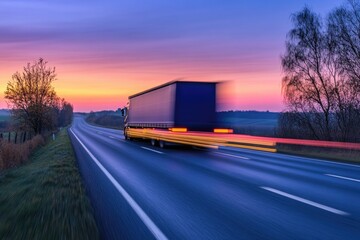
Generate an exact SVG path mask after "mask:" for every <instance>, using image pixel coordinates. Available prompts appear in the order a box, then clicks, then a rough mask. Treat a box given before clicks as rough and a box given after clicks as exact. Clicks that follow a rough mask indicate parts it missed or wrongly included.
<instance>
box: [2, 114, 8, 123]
mask: <svg viewBox="0 0 360 240" xmlns="http://www.w3.org/2000/svg"><path fill="white" fill-rule="evenodd" d="M8 120H10V115H0V122H6V121H8Z"/></svg>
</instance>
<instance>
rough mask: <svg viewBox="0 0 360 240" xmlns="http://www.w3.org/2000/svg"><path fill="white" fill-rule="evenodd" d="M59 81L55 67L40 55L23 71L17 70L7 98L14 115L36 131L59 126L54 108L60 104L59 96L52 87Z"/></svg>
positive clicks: (7, 89)
mask: <svg viewBox="0 0 360 240" xmlns="http://www.w3.org/2000/svg"><path fill="white" fill-rule="evenodd" d="M55 80H56V74H55V68H50V67H47V62H45V61H44V60H43V59H42V58H40V59H39V60H38V61H36V62H34V63H33V64H30V63H28V64H27V65H26V66H25V67H24V69H23V72H22V73H20V72H16V73H15V74H14V75H13V76H12V80H11V81H9V82H8V84H7V88H6V91H5V98H6V99H7V100H8V104H9V106H10V107H11V109H12V115H13V117H14V118H15V120H16V121H18V122H19V123H20V124H21V125H22V127H27V128H30V129H32V130H33V132H34V133H35V134H40V133H41V132H42V131H43V130H44V129H51V128H53V127H54V126H55V125H56V123H54V108H56V107H57V106H58V105H59V98H58V97H57V95H56V93H55V90H54V88H53V86H52V83H53V82H54V81H55Z"/></svg>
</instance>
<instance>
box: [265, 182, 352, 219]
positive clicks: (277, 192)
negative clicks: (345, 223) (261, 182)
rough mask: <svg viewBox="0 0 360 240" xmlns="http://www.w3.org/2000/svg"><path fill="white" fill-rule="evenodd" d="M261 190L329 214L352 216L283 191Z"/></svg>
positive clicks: (266, 188) (267, 188) (268, 188)
mask: <svg viewBox="0 0 360 240" xmlns="http://www.w3.org/2000/svg"><path fill="white" fill-rule="evenodd" d="M261 188H262V189H265V190H267V191H270V192H273V193H276V194H279V195H281V196H284V197H288V198H291V199H293V200H296V201H299V202H302V203H305V204H308V205H311V206H313V207H317V208H321V209H323V210H325V211H328V212H332V213H335V214H339V215H343V216H346V215H350V214H349V213H347V212H344V211H341V210H338V209H336V208H332V207H328V206H325V205H322V204H320V203H317V202H313V201H310V200H307V199H305V198H301V197H298V196H295V195H292V194H289V193H286V192H282V191H280V190H277V189H274V188H270V187H261Z"/></svg>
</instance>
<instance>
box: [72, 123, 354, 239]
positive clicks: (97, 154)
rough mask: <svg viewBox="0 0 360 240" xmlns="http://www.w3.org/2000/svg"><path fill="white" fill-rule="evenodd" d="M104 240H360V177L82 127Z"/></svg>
mask: <svg viewBox="0 0 360 240" xmlns="http://www.w3.org/2000/svg"><path fill="white" fill-rule="evenodd" d="M70 136H71V139H72V142H73V145H74V149H75V152H76V155H77V157H78V161H79V167H80V171H81V174H82V176H83V178H84V182H85V184H86V187H87V190H88V193H89V195H90V198H91V201H92V204H93V207H94V210H95V215H96V219H97V221H98V223H99V225H100V231H101V234H102V236H103V238H105V239H119V238H122V239H154V238H155V239H156V238H157V239H166V238H168V239H359V238H360V205H359V200H360V167H359V166H358V165H351V164H341V163H333V162H327V161H322V160H315V159H308V158H302V157H296V156H289V155H284V154H277V153H265V152H258V151H251V150H237V151H230V150H229V149H225V150H216V151H215V150H214V151H204V150H197V149H192V148H170V149H160V148H156V147H152V146H151V145H150V144H148V143H146V142H140V141H139V142H136V141H135V142H127V141H125V140H124V139H123V135H122V131H119V130H112V129H105V128H100V127H95V126H91V125H88V124H86V123H85V121H84V120H83V119H82V118H78V117H77V118H75V120H74V124H73V126H72V128H71V130H70Z"/></svg>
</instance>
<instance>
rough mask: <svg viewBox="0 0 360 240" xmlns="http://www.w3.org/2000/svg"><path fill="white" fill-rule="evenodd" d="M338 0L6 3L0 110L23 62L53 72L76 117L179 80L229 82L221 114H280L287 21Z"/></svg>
mask: <svg viewBox="0 0 360 240" xmlns="http://www.w3.org/2000/svg"><path fill="white" fill-rule="evenodd" d="M342 3H344V1H341V0H296V1H289V0H272V1H270V0H217V1H211V0H162V1H159V0H123V1H119V0H112V1H110V0H101V1H100V0H71V1H70V0H61V1H60V0H48V1H43V0H31V1H29V0H21V1H19V0H2V1H0V108H6V107H7V104H6V102H5V100H4V98H3V93H4V91H5V88H6V83H7V82H8V81H9V80H10V79H11V75H12V74H13V73H14V72H16V71H21V70H22V67H23V66H24V65H25V64H26V63H27V62H33V61H34V60H37V59H38V58H40V57H42V58H44V59H45V60H47V61H48V62H49V66H55V67H56V72H57V75H58V80H57V81H56V82H55V84H54V86H55V89H56V91H57V93H58V95H59V96H60V97H64V98H66V100H68V101H69V102H71V103H72V104H73V105H74V107H75V111H91V110H104V109H113V110H115V109H117V108H119V107H123V106H125V104H126V102H127V97H128V96H129V95H132V94H134V93H137V92H140V91H142V90H145V89H147V88H151V87H153V86H156V85H159V84H162V83H165V82H168V81H171V80H173V79H179V78H181V79H184V80H199V81H220V80H227V81H228V82H227V84H226V85H225V87H224V91H222V94H223V95H222V97H221V99H220V100H221V101H220V103H221V105H220V110H229V109H233V110H270V111H281V110H282V109H283V104H282V97H281V77H282V71H281V66H280V56H281V54H283V53H284V51H285V39H286V34H287V32H288V31H289V30H290V28H291V21H290V16H291V14H292V13H294V12H296V11H299V10H301V9H302V8H303V7H304V6H308V7H310V8H311V9H312V10H314V11H316V12H318V13H319V14H321V15H323V16H325V15H326V13H328V12H329V11H330V10H331V9H333V8H334V7H336V6H340V5H341V4H342Z"/></svg>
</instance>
